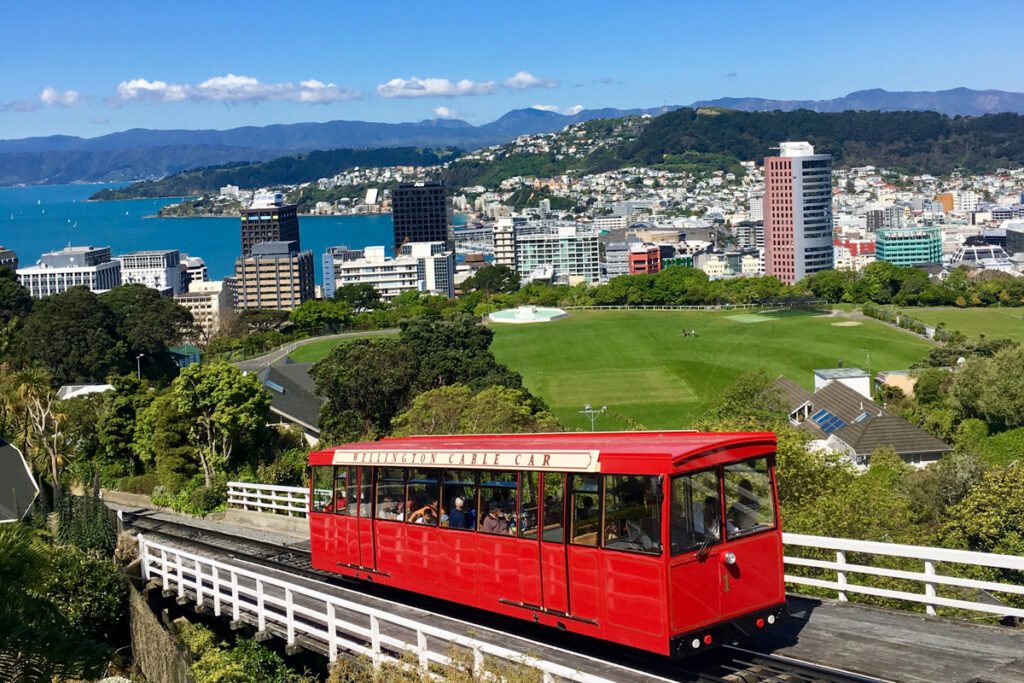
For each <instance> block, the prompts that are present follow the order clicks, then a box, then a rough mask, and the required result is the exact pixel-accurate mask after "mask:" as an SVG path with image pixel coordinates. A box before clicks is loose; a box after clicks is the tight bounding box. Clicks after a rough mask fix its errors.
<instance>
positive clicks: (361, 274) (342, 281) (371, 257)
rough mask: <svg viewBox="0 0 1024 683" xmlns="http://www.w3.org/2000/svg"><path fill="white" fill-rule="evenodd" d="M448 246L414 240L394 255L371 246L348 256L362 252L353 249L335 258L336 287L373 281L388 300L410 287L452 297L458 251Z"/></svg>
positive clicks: (411, 289)
mask: <svg viewBox="0 0 1024 683" xmlns="http://www.w3.org/2000/svg"><path fill="white" fill-rule="evenodd" d="M445 246H446V245H445V243H444V242H442V241H439V242H412V243H409V244H406V245H404V246H403V247H402V248H401V249H400V250H399V255H398V256H396V257H394V258H389V257H388V256H386V255H385V253H384V247H383V246H374V247H367V248H366V249H363V250H361V252H362V256H361V257H360V258H355V259H353V258H348V256H349V255H351V254H355V253H358V252H355V251H350V252H349V253H346V254H345V255H344V256H345V258H343V259H338V260H335V261H334V264H333V268H334V278H335V281H334V287H335V290H337V288H340V287H344V286H346V285H358V284H369V285H372V286H373V288H374V289H376V290H377V292H378V293H379V294H380V297H381V299H382V300H384V301H391V300H392V299H394V298H395V297H397V296H398V295H400V294H403V293H405V292H409V291H416V292H425V293H430V294H437V295H439V296H446V297H448V298H451V297H453V296H455V252H453V251H450V250H447V249H445Z"/></svg>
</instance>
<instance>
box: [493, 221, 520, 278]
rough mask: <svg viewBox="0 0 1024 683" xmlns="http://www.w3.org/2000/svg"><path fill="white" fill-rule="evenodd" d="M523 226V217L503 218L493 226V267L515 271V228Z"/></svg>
mask: <svg viewBox="0 0 1024 683" xmlns="http://www.w3.org/2000/svg"><path fill="white" fill-rule="evenodd" d="M525 224H526V217H525V216H503V217H501V218H499V219H498V221H497V223H495V224H494V230H493V234H494V265H496V266H508V267H509V268H511V269H512V270H515V269H516V226H517V225H525Z"/></svg>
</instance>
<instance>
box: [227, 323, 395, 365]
mask: <svg viewBox="0 0 1024 683" xmlns="http://www.w3.org/2000/svg"><path fill="white" fill-rule="evenodd" d="M391 334H398V328H397V327H389V328H387V329H383V330H368V331H366V332H343V333H341V334H327V335H324V336H322V337H310V338H308V339H300V340H299V341H296V342H291V343H290V344H285V345H284V346H279V347H278V348H276V349H274V350H273V351H271V352H269V353H265V354H263V355H262V356H258V357H256V358H250V359H249V360H242V361H238V362H237V363H234V365H235V367H237V368H238V369H240V370H248V371H251V372H256V371H259V370H262V369H263V368H265V367H267V366H268V365H273V364H274V363H277V362H278V361H280V360H282V359H283V358H284V357H285V356H287V355H288V354H290V353H291V352H292V351H294V350H295V349H297V348H299V347H300V346H305V345H306V344H312V343H314V342H319V341H325V340H328V339H358V338H359V337H380V336H385V335H391Z"/></svg>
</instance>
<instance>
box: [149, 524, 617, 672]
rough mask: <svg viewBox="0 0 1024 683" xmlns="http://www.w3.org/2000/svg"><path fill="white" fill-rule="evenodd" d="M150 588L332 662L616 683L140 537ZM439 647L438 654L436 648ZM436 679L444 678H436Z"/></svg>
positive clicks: (377, 666) (376, 666)
mask: <svg viewBox="0 0 1024 683" xmlns="http://www.w3.org/2000/svg"><path fill="white" fill-rule="evenodd" d="M138 541H139V560H140V564H141V569H142V576H143V579H144V581H146V582H148V581H151V580H156V581H159V583H160V584H161V585H162V587H163V589H164V590H165V591H171V592H174V593H177V597H178V598H179V599H181V600H182V601H185V600H188V601H193V602H195V604H196V605H197V606H198V607H205V608H208V609H212V611H213V613H214V614H215V615H216V616H222V615H229V616H230V617H231V619H233V620H234V621H236V622H241V621H242V620H243V617H245V620H246V621H249V622H254V625H255V626H256V627H257V628H258V629H259V631H260V632H261V633H270V632H276V633H277V634H278V635H280V636H282V637H283V638H285V639H286V640H287V642H288V644H289V645H295V644H296V643H297V640H298V639H299V638H300V637H301V638H305V639H309V640H313V641H317V642H319V643H320V644H321V645H322V646H324V647H325V649H326V651H327V652H328V654H329V656H330V659H331V661H332V662H333V661H334V660H335V659H336V658H337V657H338V655H339V653H341V652H342V651H344V652H347V653H349V654H353V655H363V656H365V657H367V658H368V659H369V660H370V661H371V662H372V663H373V666H374V668H380V667H381V666H383V665H385V664H391V665H394V666H400V667H403V668H408V667H410V666H411V664H410V663H409V661H408V660H409V658H412V659H413V660H414V661H415V662H416V663H417V664H418V666H419V668H420V669H421V670H423V671H428V670H429V667H430V666H431V665H440V666H451V665H452V664H453V663H455V662H453V659H452V657H450V656H449V654H450V653H453V652H454V651H455V650H461V651H462V652H466V653H468V655H469V658H470V661H472V667H473V672H474V675H475V676H485V675H486V673H485V663H486V658H488V657H490V658H494V659H496V660H501V661H503V662H506V663H511V664H518V665H522V666H526V667H530V668H533V669H537V670H539V671H540V672H541V673H542V675H543V680H544V681H545V682H546V683H552V682H554V681H557V680H567V681H580V682H581V683H612V682H611V679H607V678H603V677H600V676H595V675H592V674H587V673H582V672H579V671H576V670H574V669H571V668H570V667H567V666H564V665H562V664H558V663H557V662H552V661H546V660H542V659H539V658H537V657H535V656H532V655H528V654H524V653H522V652H516V651H514V650H510V649H508V648H505V647H501V646H499V645H495V644H493V643H488V642H486V641H483V640H478V639H476V638H472V637H468V636H466V635H461V634H457V633H452V632H450V631H446V630H444V629H441V628H437V627H435V626H431V625H430V624H426V623H421V622H418V621H415V620H414V619H409V618H406V617H402V616H398V615H395V614H391V613H389V612H386V611H383V610H380V609H376V608H373V607H370V606H367V605H362V604H359V603H355V602H352V601H349V600H345V599H343V598H340V597H337V596H334V595H328V594H326V593H322V592H320V591H318V590H315V589H312V588H308V587H306V586H302V585H298V584H295V583H291V582H289V581H284V580H281V579H276V578H273V577H269V576H266V575H265V574H262V573H260V572H258V571H251V570H248V569H244V568H242V567H237V566H234V565H232V564H228V563H225V562H221V561H218V560H213V559H210V558H207V557H202V556H200V555H196V554H193V553H190V552H187V551H185V550H181V549H178V548H175V547H173V546H170V545H164V544H161V543H156V542H153V541H150V540H149V539H147V538H145V537H144V536H143V535H142V534H139V535H138ZM431 644H433V646H434V647H430V645H431ZM432 677H433V678H435V679H436V680H441V678H440V676H438V675H436V673H435V674H432Z"/></svg>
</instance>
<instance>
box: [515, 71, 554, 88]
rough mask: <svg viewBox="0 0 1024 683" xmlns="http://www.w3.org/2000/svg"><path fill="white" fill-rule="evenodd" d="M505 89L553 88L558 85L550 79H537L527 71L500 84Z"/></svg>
mask: <svg viewBox="0 0 1024 683" xmlns="http://www.w3.org/2000/svg"><path fill="white" fill-rule="evenodd" d="M501 84H502V85H503V86H505V87H506V88H512V89H513V90H526V89H528V88H554V87H555V86H556V85H558V83H556V82H555V81H553V80H551V79H550V78H537V77H536V76H534V75H533V74H531V73H529V72H527V71H518V72H516V75H515V76H512V77H511V78H506V79H505V80H504V81H502V82H501Z"/></svg>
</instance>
